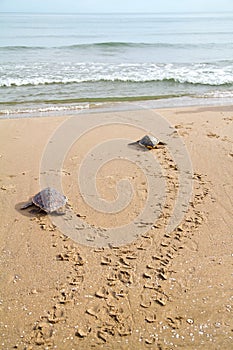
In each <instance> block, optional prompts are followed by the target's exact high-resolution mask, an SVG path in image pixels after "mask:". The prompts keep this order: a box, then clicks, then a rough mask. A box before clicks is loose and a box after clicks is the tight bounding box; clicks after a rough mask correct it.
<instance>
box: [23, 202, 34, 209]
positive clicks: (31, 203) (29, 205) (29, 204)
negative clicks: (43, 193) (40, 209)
mask: <svg viewBox="0 0 233 350" xmlns="http://www.w3.org/2000/svg"><path fill="white" fill-rule="evenodd" d="M32 205H34V203H33V202H32V201H30V202H27V203H26V204H24V205H23V206H22V207H21V208H20V209H21V210H23V209H26V208H28V207H31V206H32Z"/></svg>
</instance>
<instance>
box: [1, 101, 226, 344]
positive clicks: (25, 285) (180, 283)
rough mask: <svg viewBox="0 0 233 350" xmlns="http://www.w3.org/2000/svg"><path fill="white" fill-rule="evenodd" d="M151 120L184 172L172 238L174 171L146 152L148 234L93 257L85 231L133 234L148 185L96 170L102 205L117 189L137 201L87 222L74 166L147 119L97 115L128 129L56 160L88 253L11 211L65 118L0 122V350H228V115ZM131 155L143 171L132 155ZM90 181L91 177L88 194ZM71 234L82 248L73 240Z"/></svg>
mask: <svg viewBox="0 0 233 350" xmlns="http://www.w3.org/2000/svg"><path fill="white" fill-rule="evenodd" d="M155 112H156V111H155ZM157 112H158V113H159V114H161V115H162V116H163V118H164V119H165V120H167V121H168V123H169V125H170V126H171V128H172V129H171V130H172V132H171V134H166V135H165V136H166V138H167V139H166V141H167V140H169V138H172V137H174V136H175V137H178V138H179V140H181V141H182V142H183V143H184V144H185V147H186V148H187V152H188V154H189V157H190V160H191V164H192V168H193V174H192V180H193V182H192V188H193V190H192V193H191V198H190V200H189V203H188V206H187V208H185V211H186V213H185V214H184V216H183V218H182V221H181V222H180V223H179V225H178V226H177V227H176V228H175V229H174V230H172V231H171V232H167V231H166V225H167V224H168V220H169V218H170V217H171V216H172V209H173V207H174V205H175V204H174V203H175V202H176V197H177V193H178V192H177V191H178V188H179V186H180V183H179V166H177V164H176V161H175V158H174V156H175V155H174V154H172V150H171V149H168V147H167V145H162V146H159V147H157V148H156V149H153V150H151V151H148V152H149V153H150V154H151V155H152V156H153V157H154V158H155V159H156V162H157V163H159V164H160V167H161V169H162V170H161V171H162V175H161V177H163V180H164V182H165V185H166V198H165V201H164V203H163V205H162V207H161V212H160V214H159V216H158V218H157V220H156V222H153V225H150V227H149V228H148V229H145V230H144V231H145V232H144V233H143V234H142V235H139V236H138V237H137V238H134V239H133V240H132V241H131V242H129V243H127V244H123V245H119V246H118V245H117V244H115V245H114V244H112V245H111V244H109V245H108V246H107V247H103V248H101V247H100V246H95V244H94V243H93V242H95V238H93V237H92V236H91V230H93V232H94V231H95V229H98V228H102V227H105V228H106V227H107V228H114V227H118V226H120V225H127V224H129V223H130V222H132V220H133V218H134V217H135V216H137V215H138V214H139V212H140V211H141V210H142V209H143V207H144V205H145V201H146V198H147V193H148V189H147V179H146V177H147V173H145V174H143V173H142V172H141V171H139V170H138V169H137V167H136V166H135V164H134V162H127V161H125V160H124V159H118V160H116V161H112V162H110V164H109V167H108V164H106V165H104V166H103V167H102V168H101V169H100V173H99V174H98V175H97V176H96V179H95V180H96V186H97V188H98V193H99V195H100V196H101V197H103V198H104V199H105V200H106V201H113V200H117V191H116V186H117V183H118V182H119V181H120V179H121V178H124V177H127V179H129V180H130V182H131V184H132V187H133V188H134V189H135V192H134V195H133V197H132V199H131V203H130V206H126V207H125V208H124V209H123V210H121V211H119V213H118V214H117V215H115V214H113V213H103V212H98V211H97V210H93V208H91V207H90V205H88V203H87V202H85V200H83V198H82V196H81V192H80V189H79V188H78V185H77V173H78V171H79V169H80V168H79V165H80V164H81V162H82V160H83V159H84V158H85V157H86V154H87V151H88V150H89V149H92V148H93V147H94V146H95V145H96V144H98V145H99V144H100V143H101V142H103V140H107V139H109V138H112V139H117V138H120V137H121V136H123V135H124V136H125V137H126V138H128V139H131V140H137V139H138V138H140V137H141V136H143V133H142V130H140V129H139V128H133V127H132V125H133V124H134V118H135V120H136V119H137V116H138V115H141V114H142V113H146V112H143V111H142V110H140V111H118V112H112V113H111V112H107V113H102V114H101V113H99V112H98V110H97V112H96V117H99V118H100V119H101V118H102V117H103V118H108V117H111V118H113V119H114V115H116V116H117V117H118V116H120V117H121V118H124V116H127V118H131V120H132V125H131V126H128V127H125V126H124V127H123V126H120V125H114V124H112V125H110V126H105V128H104V129H103V130H102V131H101V132H100V131H99V129H98V128H97V129H94V130H92V131H90V132H89V133H86V134H84V135H83V136H82V138H81V139H79V140H77V142H76V143H74V144H72V147H71V149H70V150H69V152H68V153H67V155H66V159H65V162H64V163H63V167H62V169H61V178H62V185H63V190H64V194H65V195H66V196H67V198H68V207H67V208H68V209H72V211H73V213H75V215H76V216H78V217H79V218H80V219H82V220H83V221H84V222H88V224H89V228H90V232H89V233H88V234H89V236H90V237H89V236H88V237H89V241H88V239H87V244H79V243H77V242H75V241H73V240H72V239H71V238H70V237H67V236H66V235H65V234H64V232H62V230H60V229H58V227H57V226H56V224H54V222H53V221H52V220H51V217H50V216H49V215H44V214H43V213H42V212H38V211H36V210H35V208H28V209H26V210H24V211H22V210H20V206H21V205H22V204H23V203H26V202H27V201H28V199H29V198H30V197H31V196H33V195H34V194H35V193H37V192H38V191H39V190H40V175H41V174H40V172H41V168H40V167H41V159H42V158H43V154H44V153H45V148H46V145H47V144H48V140H49V139H50V138H51V136H52V135H53V134H54V132H55V131H56V130H58V128H59V127H60V126H61V124H62V123H65V122H66V121H67V120H68V119H69V118H70V117H68V116H64V117H46V118H22V119H20V118H19V119H4V120H0V125H1V127H0V169H1V170H0V198H1V200H0V217H1V230H0V245H1V274H0V276H1V277H0V284H1V296H0V312H1V314H0V315H1V317H0V319H1V322H0V348H1V349H4V350H10V349H13V348H14V349H21V350H23V349H27V350H29V349H30V350H32V349H59V350H66V349H67V350H72V349H74V350H76V349H84V350H85V349H92V348H94V349H102V348H104V349H116V350H118V349H125V350H126V349H163V350H165V349H167V350H168V349H169V350H170V349H206V350H207V349H208V350H209V349H221V350H223V349H227V350H228V349H229V350H230V349H232V343H233V317H232V316H233V287H232V286H233V235H232V234H233V218H232V197H233V193H232V175H233V165H232V160H233V139H232V135H233V123H232V121H233V107H232V106H217V107H208V106H205V107H201V106H200V107H186V108H173V109H161V110H158V111H157ZM93 116H94V114H93ZM83 118H85V115H83ZM64 125H65V124H64ZM174 130H175V132H174ZM155 136H157V135H155ZM112 147H113V146H112ZM56 152H57V153H59V148H58V149H57V150H56ZM130 152H131V153H132V154H134V155H136V156H138V159H139V164H140V162H141V164H143V163H142V162H143V159H144V156H145V154H144V153H143V152H142V151H141V150H138V149H137V148H135V149H131V150H130ZM57 153H54V156H55V157H56V156H57ZM90 157H91V155H90ZM95 161H96V158H95V157H94V156H93V164H95ZM97 165H98V164H97ZM55 170H56V169H53V168H52V169H50V171H51V172H52V171H55ZM150 171H151V170H150ZM88 174H89V172H88ZM149 175H150V173H149ZM88 176H90V178H91V176H92V175H91V172H90V175H87V179H86V180H87V185H88V183H89V180H90V178H88ZM152 180H153V179H152ZM87 188H88V186H87ZM125 188H126V190H125V194H126V195H127V194H128V191H129V190H128V187H125ZM153 190H155V191H156V182H155V189H153ZM158 190H159V188H158ZM89 195H90V198H92V197H91V196H93V193H92V190H91V189H90V193H89ZM67 208H65V209H64V210H67ZM61 217H62V216H61ZM151 220H152V219H151ZM145 225H146V224H145ZM78 232H79V234H80V236H82V230H81V228H80V229H79V228H78ZM83 232H84V233H85V230H83ZM100 233H101V232H100V231H98V232H97V234H99V237H101V234H100ZM103 234H104V233H103ZM131 234H132V232H131V231H130V232H129V235H131ZM122 242H123V241H122ZM89 243H90V244H89Z"/></svg>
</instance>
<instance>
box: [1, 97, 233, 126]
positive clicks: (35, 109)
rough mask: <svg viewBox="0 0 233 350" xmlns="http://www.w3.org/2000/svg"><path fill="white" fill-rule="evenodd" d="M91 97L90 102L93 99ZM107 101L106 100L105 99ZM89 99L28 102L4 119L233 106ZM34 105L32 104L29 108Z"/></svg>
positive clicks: (227, 102)
mask: <svg viewBox="0 0 233 350" xmlns="http://www.w3.org/2000/svg"><path fill="white" fill-rule="evenodd" d="M89 100H90V101H89ZM102 100H103V101H102ZM84 101H85V99H83V101H82V102H81V103H79V104H72V103H69V104H62V103H57V104H51V105H50V103H46V104H42V105H37V106H36V105H32V106H30V104H28V107H27V108H23V109H17V110H8V109H5V110H2V111H0V120H2V119H18V118H43V117H54V116H57V117H62V116H64V115H65V116H69V115H75V114H86V113H88V114H90V113H100V112H101V113H102V112H103V113H104V112H115V111H118V110H119V111H128V110H137V109H148V108H149V109H167V108H169V109H170V108H195V107H202V106H205V107H213V108H214V107H221V106H222V107H223V106H231V105H232V98H230V97H229V98H203V97H200V98H199V97H187V96H182V97H173V98H166V97H162V98H157V99H151V98H150V97H146V98H144V99H143V98H142V99H141V98H140V97H139V98H136V99H135V100H130V99H128V100H127V99H126V98H123V99H122V100H121V98H119V101H117V100H114V99H113V100H111V98H110V99H109V101H108V100H107V101H106V99H105V98H103V99H86V101H87V102H84ZM29 106H30V107H29Z"/></svg>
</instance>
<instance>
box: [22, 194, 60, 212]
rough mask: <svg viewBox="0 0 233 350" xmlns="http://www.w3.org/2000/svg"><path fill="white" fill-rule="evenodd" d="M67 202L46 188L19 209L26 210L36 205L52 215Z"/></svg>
mask: <svg viewBox="0 0 233 350" xmlns="http://www.w3.org/2000/svg"><path fill="white" fill-rule="evenodd" d="M66 202H67V198H66V197H65V196H63V194H61V193H60V192H58V191H57V190H55V189H54V188H52V187H47V188H45V189H43V190H42V191H40V192H39V193H37V194H36V195H35V196H34V197H32V199H31V201H30V202H28V203H26V204H24V206H22V207H21V209H26V208H28V207H30V206H31V205H36V206H37V207H39V208H40V209H41V210H43V211H45V212H46V213H49V214H50V213H52V212H54V211H56V210H58V209H60V208H61V207H63V206H64V205H65V204H66Z"/></svg>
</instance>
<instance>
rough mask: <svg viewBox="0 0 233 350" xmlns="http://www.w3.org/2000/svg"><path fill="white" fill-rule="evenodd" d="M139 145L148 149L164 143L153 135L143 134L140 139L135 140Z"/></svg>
mask: <svg viewBox="0 0 233 350" xmlns="http://www.w3.org/2000/svg"><path fill="white" fill-rule="evenodd" d="M137 142H138V143H139V145H140V146H143V147H146V148H148V149H152V148H156V146H157V145H159V144H160V145H164V143H163V142H161V141H159V140H158V139H157V138H156V137H154V136H149V135H145V136H143V138H141V140H138V141H137Z"/></svg>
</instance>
